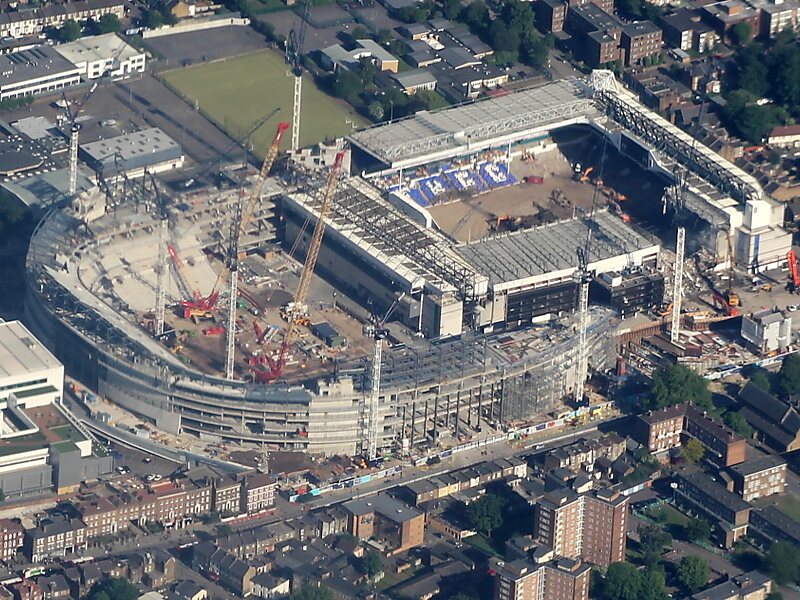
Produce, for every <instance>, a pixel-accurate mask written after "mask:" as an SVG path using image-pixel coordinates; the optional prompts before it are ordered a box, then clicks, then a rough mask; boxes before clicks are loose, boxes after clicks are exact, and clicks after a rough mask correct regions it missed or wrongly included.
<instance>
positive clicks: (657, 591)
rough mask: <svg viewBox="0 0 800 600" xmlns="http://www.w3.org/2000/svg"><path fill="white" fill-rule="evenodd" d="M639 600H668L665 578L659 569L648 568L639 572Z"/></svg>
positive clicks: (662, 571)
mask: <svg viewBox="0 0 800 600" xmlns="http://www.w3.org/2000/svg"><path fill="white" fill-rule="evenodd" d="M640 575H641V579H640V583H639V600H668V599H669V595H668V594H667V585H666V576H665V575H664V570H663V569H662V568H660V567H658V568H656V567H648V568H647V569H645V570H644V571H641V572H640Z"/></svg>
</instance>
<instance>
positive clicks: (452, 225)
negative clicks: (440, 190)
mask: <svg viewBox="0 0 800 600" xmlns="http://www.w3.org/2000/svg"><path fill="white" fill-rule="evenodd" d="M510 170H511V173H512V174H513V175H514V177H516V178H517V180H518V181H520V182H522V180H523V178H524V177H526V176H529V175H536V176H540V177H544V183H541V184H526V183H519V184H517V185H514V186H511V187H505V188H501V189H498V190H494V191H491V192H487V193H485V194H480V195H477V196H474V197H472V198H470V199H468V200H463V201H458V202H453V203H450V204H443V205H439V206H434V207H432V208H429V209H428V210H429V211H430V212H431V215H433V218H434V219H435V221H436V223H437V224H438V225H439V227H440V228H441V229H442V231H444V232H445V233H447V234H448V235H450V236H452V237H454V238H455V239H457V240H459V241H469V240H475V239H479V238H482V237H484V236H485V235H487V234H489V233H491V230H492V225H493V224H495V223H496V222H497V218H498V217H501V218H502V217H504V216H512V217H518V216H530V217H532V216H534V215H537V214H540V213H543V211H550V212H551V213H552V214H553V215H554V216H555V217H556V218H559V219H564V218H570V217H572V216H573V214H574V207H576V206H577V207H579V208H582V209H587V208H588V207H590V206H591V203H592V194H593V191H594V188H593V186H592V185H591V184H589V183H582V182H580V181H576V180H575V179H574V173H573V171H572V167H571V165H570V162H569V161H568V160H567V158H566V157H565V156H564V154H563V153H562V152H561V151H560V150H559V149H553V150H551V151H549V152H546V153H543V154H540V155H538V156H536V158H535V159H534V160H532V161H528V162H523V161H522V160H521V159H519V158H515V159H514V160H513V161H512V163H511V169H510ZM557 198H560V199H561V200H558V199H557ZM597 199H598V202H599V203H601V204H604V203H605V198H604V197H603V196H602V195H600V194H598V197H597ZM541 216H544V214H542V215H541Z"/></svg>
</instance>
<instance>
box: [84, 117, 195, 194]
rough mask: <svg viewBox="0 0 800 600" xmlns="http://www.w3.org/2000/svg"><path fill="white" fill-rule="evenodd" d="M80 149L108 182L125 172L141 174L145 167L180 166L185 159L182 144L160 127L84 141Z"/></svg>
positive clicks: (154, 169) (154, 170)
mask: <svg viewBox="0 0 800 600" xmlns="http://www.w3.org/2000/svg"><path fill="white" fill-rule="evenodd" d="M80 152H81V155H82V158H83V160H84V161H86V164H87V165H89V166H90V167H91V168H92V169H93V170H95V171H96V172H98V173H103V175H104V176H105V178H106V179H107V180H109V181H110V180H112V179H113V178H114V177H116V176H117V175H118V174H119V173H122V172H124V173H125V174H126V175H127V176H128V177H140V176H141V175H143V174H144V172H145V170H147V171H148V172H150V173H161V172H162V171H171V170H173V169H180V168H181V167H182V166H183V160H184V155H183V148H181V145H180V144H178V142H176V141H175V140H173V139H172V138H171V137H169V136H168V135H167V134H166V133H164V132H163V131H162V130H161V129H159V128H158V127H151V128H150V129H143V130H141V131H135V132H133V133H129V134H127V135H120V136H117V137H113V138H109V139H107V140H99V141H97V142H90V143H88V144H81V146H80Z"/></svg>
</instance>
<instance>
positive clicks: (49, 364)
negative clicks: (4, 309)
mask: <svg viewBox="0 0 800 600" xmlns="http://www.w3.org/2000/svg"><path fill="white" fill-rule="evenodd" d="M60 366H61V363H60V362H58V360H56V357H55V356H53V355H52V354H51V353H50V351H49V350H48V349H47V348H45V347H44V346H43V345H42V343H41V342H40V341H39V340H37V339H36V338H35V337H34V336H33V334H32V333H31V332H30V331H28V328H27V327H25V325H23V324H22V323H21V322H19V321H9V322H7V323H0V376H3V377H15V376H19V375H24V374H25V373H30V372H33V371H40V370H42V369H50V368H53V367H60Z"/></svg>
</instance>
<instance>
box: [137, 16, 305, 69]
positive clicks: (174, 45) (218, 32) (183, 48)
mask: <svg viewBox="0 0 800 600" xmlns="http://www.w3.org/2000/svg"><path fill="white" fill-rule="evenodd" d="M292 14H294V13H292ZM144 44H145V46H146V47H147V48H148V49H149V50H151V51H153V52H155V53H157V54H158V56H159V57H160V60H159V62H158V66H157V69H158V70H166V69H175V68H179V67H185V66H189V65H192V64H196V63H201V62H209V61H214V60H219V59H221V58H229V57H231V56H237V55H239V54H246V53H248V52H255V51H256V50H262V49H264V48H266V47H267V42H266V40H265V39H264V36H263V35H261V34H260V33H258V32H257V31H255V30H254V29H252V28H250V27H237V26H230V27H220V28H218V29H206V30H204V31H202V32H196V31H192V32H187V33H176V34H174V35H165V36H161V37H155V38H149V39H147V40H144Z"/></svg>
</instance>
